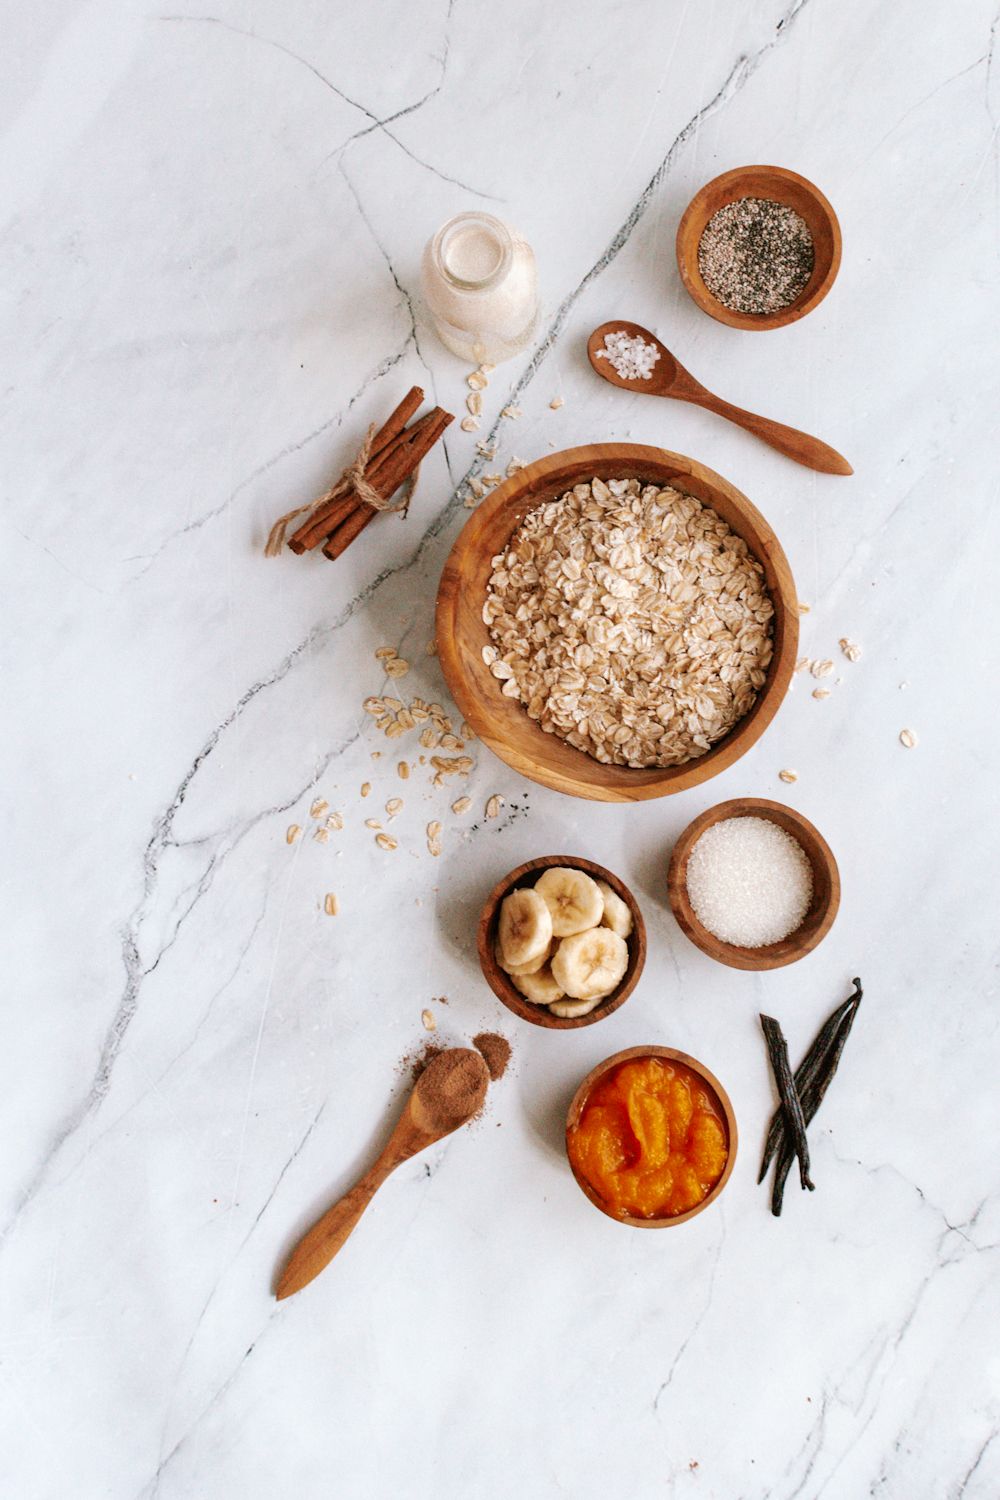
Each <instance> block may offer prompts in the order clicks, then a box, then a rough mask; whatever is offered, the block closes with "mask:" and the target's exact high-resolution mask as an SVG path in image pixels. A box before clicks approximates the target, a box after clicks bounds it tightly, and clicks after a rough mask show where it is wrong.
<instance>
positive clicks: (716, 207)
mask: <svg viewBox="0 0 1000 1500" xmlns="http://www.w3.org/2000/svg"><path fill="white" fill-rule="evenodd" d="M840 254H841V238H840V225H839V223H838V222H837V215H836V214H835V213H834V211H833V208H832V207H831V205H830V203H829V202H828V200H827V199H826V198H825V197H824V196H823V194H822V193H821V192H820V190H819V188H818V187H816V186H815V185H814V184H813V183H811V182H809V180H808V179H807V178H805V177H800V176H799V174H798V173H797V172H790V171H789V170H788V169H787V167H764V166H757V167H736V168H734V169H733V170H732V171H731V172H723V173H722V175H721V176H720V177H713V179H712V181H711V182H708V183H706V184H705V186H704V187H703V188H702V189H701V191H700V192H698V193H696V194H695V196H694V197H693V198H692V200H691V202H690V203H689V204H688V206H687V208H686V209H685V211H684V216H683V218H682V219H681V221H680V224H679V225H678V226H677V265H678V268H679V270H680V273H681V280H682V281H683V282H684V285H685V286H686V287H687V289H688V291H689V292H690V293H691V296H692V297H693V299H694V301H695V302H696V303H697V304H698V306H699V307H700V308H701V310H702V312H706V313H708V315H709V317H710V318H715V319H716V320H717V321H718V322H719V323H726V324H728V326H729V327H730V328H749V329H757V330H760V329H765V328H783V327H784V326H785V325H786V324H787V323H795V322H797V321H798V319H799V318H804V317H805V315H806V313H810V312H812V310H813V308H814V307H818V306H819V304H820V303H821V302H822V300H823V298H824V297H825V296H826V294H827V292H828V291H829V290H830V288H831V287H832V286H833V283H834V281H835V280H836V278H837V272H838V271H839V269H840Z"/></svg>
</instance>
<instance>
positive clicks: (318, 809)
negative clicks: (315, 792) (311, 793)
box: [309, 797, 330, 818]
mask: <svg viewBox="0 0 1000 1500" xmlns="http://www.w3.org/2000/svg"><path fill="white" fill-rule="evenodd" d="M329 806H330V804H329V802H327V800H326V798H325V797H317V798H316V801H315V802H314V803H313V805H312V807H311V808H310V809H309V816H310V817H311V818H321V817H322V816H323V814H324V813H325V812H326V810H327V808H328V807H329Z"/></svg>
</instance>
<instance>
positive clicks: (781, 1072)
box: [760, 1015, 815, 1192]
mask: <svg viewBox="0 0 1000 1500" xmlns="http://www.w3.org/2000/svg"><path fill="white" fill-rule="evenodd" d="M760 1024H761V1029H762V1031H763V1033H764V1040H765V1041H766V1042H767V1055H768V1057H769V1058H770V1061H771V1071H772V1073H773V1074H774V1081H775V1083H776V1084H777V1086H778V1093H779V1095H780V1096H781V1102H782V1105H783V1106H784V1110H785V1130H786V1132H787V1136H788V1137H790V1138H791V1140H792V1142H793V1143H794V1146H795V1154H796V1156H797V1157H798V1159H799V1180H800V1181H801V1183H802V1186H803V1187H804V1188H808V1189H809V1191H810V1192H812V1190H813V1188H814V1187H815V1184H814V1183H813V1181H812V1180H811V1178H810V1176H809V1142H808V1140H807V1139H806V1122H805V1120H804V1119H803V1117H802V1101H801V1099H800V1098H799V1096H798V1091H797V1090H796V1087H795V1079H794V1078H793V1077H792V1067H791V1063H790V1062H789V1061H788V1043H787V1042H786V1041H785V1035H784V1032H783V1031H782V1029H781V1027H780V1026H779V1025H778V1022H777V1021H776V1020H775V1019H774V1017H773V1016H764V1015H762V1016H761V1018H760Z"/></svg>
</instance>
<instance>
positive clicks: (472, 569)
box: [436, 443, 799, 802]
mask: <svg viewBox="0 0 1000 1500" xmlns="http://www.w3.org/2000/svg"><path fill="white" fill-rule="evenodd" d="M595 476H596V477H597V478H599V479H605V480H607V479H640V480H648V481H650V482H651V483H653V484H661V485H666V484H670V485H673V486H674V488H676V489H678V490H681V491H683V492H684V493H686V494H690V495H694V496H696V498H697V499H699V500H701V501H702V502H703V503H704V504H706V505H710V506H712V507H713V509H714V510H716V511H717V512H718V513H719V515H720V516H721V517H722V519H723V520H724V521H726V522H727V523H728V524H729V525H730V526H731V527H732V529H733V530H734V531H735V532H736V533H737V534H738V535H739V536H741V537H742V538H743V540H744V541H745V542H746V544H747V546H748V547H749V548H750V551H751V552H752V553H753V555H754V556H755V557H756V559H757V561H758V562H759V563H760V564H761V566H762V567H763V569H764V580H765V582H766V584H767V588H768V592H769V594H770V596H771V602H772V604H773V605H774V641H773V644H774V655H773V656H772V658H771V665H770V666H769V667H768V669H767V680H766V682H765V683H764V686H763V687H762V688H761V690H760V692H759V693H758V694H757V701H756V702H755V703H754V706H753V708H752V709H751V710H750V712H749V713H748V714H747V715H746V717H745V718H743V719H741V720H740V722H739V723H738V724H736V725H734V727H733V728H732V729H731V730H730V732H729V733H728V734H727V735H726V736H725V738H724V739H721V740H719V742H718V743H717V744H715V745H713V746H712V748H711V750H707V751H706V752H705V754H704V755H701V756H699V757H698V759H697V760H691V761H688V762H687V764H686V765H683V766H665V767H652V768H651V769H649V770H634V769H633V768H632V767H630V766H608V765H602V764H601V762H600V761H597V760H594V759H593V758H592V757H591V756H589V755H586V754H585V753H584V752H583V751H582V750H575V749H574V748H573V746H572V745H568V744H567V743H566V741H565V740H563V739H560V738H559V736H558V735H555V734H546V733H545V731H544V730H543V729H542V728H541V727H540V726H539V725H538V724H537V723H536V722H535V721H534V719H531V718H529V717H528V714H527V713H526V711H525V709H524V706H523V705H522V704H521V703H520V702H519V701H518V700H517V699H515V698H505V697H504V696H503V694H502V693H501V691H500V685H499V683H498V682H497V680H496V678H495V677H494V676H493V675H492V673H491V672H490V669H489V667H487V666H486V664H485V663H484V661H483V647H484V646H488V645H490V644H491V642H490V635H489V631H488V630H487V628H486V626H485V624H484V623H483V614H482V610H483V602H484V600H485V598H486V588H487V584H488V583H489V578H490V574H491V572H492V570H493V565H492V559H493V557H494V555H495V554H496V553H497V552H501V551H503V549H504V547H506V545H507V543H508V541H509V540H510V537H511V534H512V533H513V532H514V531H516V529H517V527H518V526H520V524H521V522H522V521H523V520H524V517H525V516H526V515H527V514H528V512H529V511H531V510H534V509H535V508H536V506H539V505H543V504H544V503H545V502H546V501H547V500H552V499H554V498H556V497H557V496H559V495H562V494H565V492H566V491H567V490H569V489H572V487H573V485H574V484H579V483H580V482H581V481H582V480H589V479H592V478H594V477H595ZM436 636H437V646H438V659H439V661H440V663H441V670H442V671H443V673H444V677H445V681H446V682H447V684H448V690H449V692H450V693H451V696H452V697H453V698H454V700H455V702H456V703H457V704H458V706H459V708H460V709H461V710H462V716H463V718H464V719H465V720H466V722H467V723H469V724H471V726H472V728H473V730H474V731H475V733H476V734H477V735H478V736H479V738H480V739H481V740H482V741H483V743H484V744H486V745H488V746H489V748H490V749H491V750H492V751H493V752H494V754H496V755H499V757H500V759H501V760H505V761H506V762H507V764H508V765H509V766H513V768H514V770H515V771H517V772H519V774H520V775H522V776H527V777H528V778H529V779H530V780H532V781H538V782H540V783H541V784H542V786H548V787H552V788H553V789H554V790H555V791H557V792H567V793H568V794H569V795H570V796H573V797H589V798H590V799H591V800H593V801H595V802H643V801H645V800H647V799H648V798H650V797H664V796H667V795H668V794H669V793H671V792H682V791H685V790H686V789H687V788H688V787H692V786H697V785H698V784H699V783H700V782H702V781H707V780H708V779H709V777H710V776H717V775H718V773H719V772H720V771H725V770H726V769H727V767H729V766H731V765H732V764H733V762H734V761H736V760H739V758H740V756H741V755H743V754H745V753H746V751H747V750H749V749H750V746H751V745H753V744H755V743H756V741H757V740H758V739H759V738H760V736H761V735H762V734H763V733H764V730H765V729H766V728H767V726H768V724H770V722H771V720H772V719H773V718H774V716H775V714H776V713H777V711H778V708H779V706H780V704H781V701H782V699H783V698H784V696H785V693H786V692H787V691H788V684H789V682H790V681H791V679H792V672H793V671H794V669H795V658H796V652H797V648H798V640H799V614H798V603H797V600H796V597H795V584H794V583H793V581H792V574H791V570H790V568H789V566H788V559H787V558H786V557H785V554H784V552H783V551H782V548H781V544H780V542H779V541H778V539H777V537H776V536H775V534H774V532H773V531H772V530H771V528H770V526H769V525H768V524H767V522H766V521H765V519H764V517H763V516H762V515H761V513H760V511H758V510H757V509H756V508H755V507H754V506H753V505H751V503H750V501H749V500H748V499H747V498H746V496H745V495H743V494H741V493H740V491H739V490H738V489H736V488H735V486H734V485H731V484H730V483H729V482H728V480H726V479H723V478H722V476H721V475H720V474H716V473H714V472H713V471H712V470H711V469H707V468H706V467H705V466H704V464H699V463H696V462H695V460H694V459H692V458H685V457H684V455H683V454H680V453H670V452H668V451H667V450H666V449H665V448H650V447H645V446H643V445H642V444H639V443H597V444H594V445H593V446H590V447H586V448H569V449H567V450H566V451H565V452H562V453H553V454H551V455H550V456H549V457H547V458H541V459H539V460H538V461H537V462H536V463H533V464H529V465H528V467H527V468H526V469H522V470H521V471H520V472H519V473H517V474H515V475H514V476H513V478H511V479H508V480H507V481H506V482H505V483H504V484H501V485H499V486H498V487H497V488H496V489H495V490H494V491H493V492H492V494H490V495H489V496H488V497H487V498H486V499H485V500H484V501H483V502H482V504H481V505H479V506H477V508H476V510H475V511H474V512H473V514H472V515H471V516H470V517H469V520H468V521H467V522H466V524H465V526H464V528H463V529H462V532H461V534H460V535H459V537H458V540H457V541H456V543H455V545H454V547H453V548H452V550H451V553H450V555H449V557H448V560H447V562H446V563H445V566H444V572H443V573H442V575H441V584H440V587H439V589H438V599H437V620H436Z"/></svg>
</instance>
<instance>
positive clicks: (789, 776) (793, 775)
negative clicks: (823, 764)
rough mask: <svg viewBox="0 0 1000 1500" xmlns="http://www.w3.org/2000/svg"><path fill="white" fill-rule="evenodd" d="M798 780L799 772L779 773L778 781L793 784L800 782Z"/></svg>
mask: <svg viewBox="0 0 1000 1500" xmlns="http://www.w3.org/2000/svg"><path fill="white" fill-rule="evenodd" d="M798 779H799V773H798V771H779V772H778V780H779V781H784V782H788V783H789V784H791V782H793V781H798Z"/></svg>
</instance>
